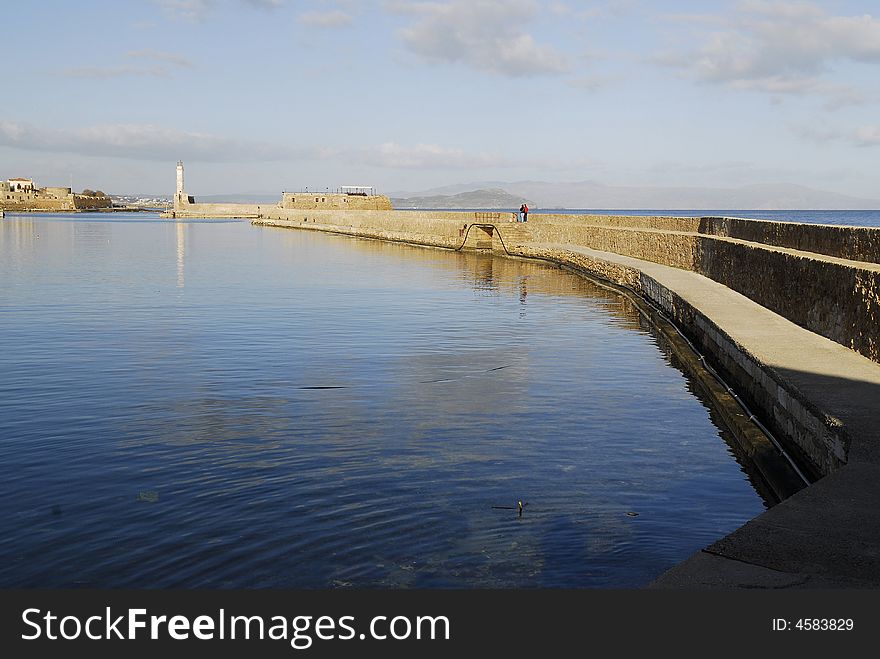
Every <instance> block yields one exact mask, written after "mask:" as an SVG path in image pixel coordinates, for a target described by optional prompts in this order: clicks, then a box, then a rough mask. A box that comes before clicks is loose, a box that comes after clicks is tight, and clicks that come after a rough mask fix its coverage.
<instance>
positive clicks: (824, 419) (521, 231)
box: [254, 208, 880, 476]
mask: <svg viewBox="0 0 880 659" xmlns="http://www.w3.org/2000/svg"><path fill="white" fill-rule="evenodd" d="M260 213H261V214H262V217H260V218H257V219H256V220H255V222H254V223H255V224H262V225H269V226H279V227H288V228H299V229H310V230H318V231H329V232H333V233H340V234H346V235H352V236H360V237H365V238H376V239H383V240H392V241H398V242H406V243H411V244H416V245H425V246H433V247H444V248H453V249H456V248H459V247H464V248H465V249H484V250H491V251H494V252H500V253H505V252H507V253H509V254H511V255H514V256H523V257H531V258H541V259H546V260H550V261H554V262H557V263H560V264H563V265H567V266H570V267H573V268H576V269H578V270H581V271H584V272H587V273H589V274H592V275H597V276H599V277H601V278H604V279H606V280H608V281H611V282H613V283H615V284H618V285H621V286H624V287H626V288H629V289H631V290H633V291H634V292H636V293H637V294H639V295H640V296H642V297H644V298H645V299H647V300H649V301H651V302H652V303H654V304H655V305H656V306H657V307H659V308H660V309H661V310H663V311H664V312H665V313H666V314H667V315H668V316H669V317H670V318H672V319H673V320H674V321H675V322H676V323H677V324H679V326H680V327H682V328H683V330H684V331H685V332H686V333H687V334H688V335H689V337H690V338H691V339H692V340H693V341H694V342H695V344H696V345H697V346H698V347H699V348H700V349H701V350H702V351H704V352H705V353H706V354H708V355H710V357H711V358H712V360H713V362H714V363H715V364H716V365H718V366H719V367H720V369H721V370H722V372H723V373H724V375H725V377H726V378H728V380H729V381H730V382H731V384H732V385H733V386H734V387H735V388H736V389H737V391H739V392H741V395H743V396H744V398H745V399H746V400H747V401H749V402H750V403H751V404H752V405H753V406H754V407H756V408H757V409H760V410H761V411H762V413H763V415H762V416H763V417H764V418H765V419H766V420H767V423H768V425H769V426H770V427H771V429H772V430H774V432H776V433H778V434H780V435H781V436H784V437H786V438H787V439H788V441H789V448H790V449H792V450H793V452H794V453H795V454H796V456H797V457H798V458H799V459H800V462H801V463H802V464H804V465H807V467H808V470H809V471H811V472H812V473H813V475H814V476H820V475H824V474H827V473H830V472H831V471H833V470H834V469H836V468H837V467H839V466H841V465H842V464H844V463H846V461H847V453H848V447H849V440H848V437H847V433H846V429H845V428H842V427H841V423H840V422H839V421H838V420H837V419H835V418H834V417H832V416H829V415H828V414H825V413H824V412H822V410H821V409H820V408H819V406H817V404H816V403H815V401H811V400H810V399H809V398H808V397H807V396H805V395H803V394H802V393H801V392H800V391H799V390H798V388H797V387H796V386H794V385H792V384H791V383H790V382H789V380H788V378H787V377H786V375H785V374H784V373H780V372H778V371H776V370H774V369H773V368H770V367H768V366H767V365H766V364H764V363H762V362H761V360H760V359H758V358H756V357H755V356H753V355H752V354H750V352H749V351H748V350H747V349H745V348H744V347H743V346H742V345H740V344H738V343H737V341H735V340H734V339H732V338H731V337H730V336H728V335H726V334H725V333H724V332H723V331H722V330H721V329H720V328H719V327H718V325H717V324H716V323H715V322H714V321H713V319H712V318H709V317H707V316H706V315H705V314H703V313H701V312H700V311H699V310H697V309H695V308H694V307H693V306H692V305H691V304H689V303H688V302H687V301H686V300H684V299H683V298H682V297H681V296H680V295H678V293H677V292H676V291H675V290H673V289H672V288H670V287H668V286H666V285H664V284H663V283H661V282H660V281H658V280H657V279H655V278H653V277H651V276H649V275H648V274H646V273H645V272H642V271H641V270H639V268H638V267H632V266H629V265H623V264H621V263H619V262H615V260H614V259H613V258H611V255H622V256H625V257H631V258H634V259H639V260H641V261H648V262H651V263H657V264H661V265H664V266H671V267H673V268H678V269H681V270H686V271H690V272H696V273H698V274H701V275H704V276H706V277H708V278H710V279H713V280H714V281H716V282H718V283H720V284H723V285H724V286H726V287H728V288H730V289H732V290H734V291H737V292H739V293H742V294H743V295H745V296H747V297H749V298H750V299H752V300H753V301H755V302H756V303H758V304H760V305H761V306H764V307H767V308H769V309H771V310H772V311H774V312H776V313H777V314H779V315H780V316H783V317H785V318H787V319H789V320H791V321H792V322H795V323H797V324H799V325H801V326H802V327H804V328H806V329H809V330H810V331H812V332H815V333H817V334H820V335H822V336H825V337H827V338H830V339H832V340H834V341H836V342H838V343H840V344H842V345H844V346H846V347H848V348H851V349H853V350H855V351H857V352H860V353H861V354H863V355H864V356H866V357H868V358H870V359H872V360H873V361H875V362H880V344H878V318H877V309H878V306H880V299H878V292H880V285H878V283H880V266H878V265H877V264H874V263H870V262H864V261H860V262H855V261H850V260H845V259H841V258H838V257H832V256H827V255H824V254H823V253H821V252H813V253H806V252H803V251H799V250H794V249H791V248H785V247H779V246H774V245H765V244H760V243H755V242H751V241H746V240H744V239H741V238H733V237H728V236H723V235H715V234H712V235H707V234H704V233H701V231H705V230H708V229H707V227H708V228H711V229H712V230H714V231H716V232H718V233H721V232H722V229H724V226H721V225H718V224H717V223H716V224H711V225H710V224H707V219H706V218H671V217H641V216H633V217H620V216H594V215H589V216H575V215H544V214H541V215H534V214H532V215H531V216H530V218H529V222H528V223H526V224H521V223H514V222H512V219H513V217H514V215H513V214H512V213H474V212H464V211H461V212H436V211H351V212H344V211H318V210H314V211H303V210H285V209H279V208H263V209H261V211H260ZM742 222H749V220H742ZM474 224H478V225H479V224H484V225H485V224H492V225H494V227H495V229H492V230H486V229H482V228H480V227H478V226H470V225H474ZM766 224H781V223H766ZM793 226H795V227H804V226H805V225H793ZM730 227H735V225H734V224H730ZM833 229H834V230H833V231H830V232H829V233H828V234H827V236H826V238H825V240H826V242H825V243H821V244H820V243H819V242H817V241H819V238H818V237H817V236H819V235H820V234H821V232H819V233H817V234H816V235H813V236H812V237H811V238H810V240H812V241H814V242H816V245H815V246H814V248H815V249H818V248H820V247H821V248H822V249H823V250H824V251H828V252H831V251H834V250H835V249H837V250H840V249H842V248H840V246H835V244H834V243H835V241H836V240H838V239H840V237H841V236H844V238H843V240H844V242H845V243H847V244H849V245H850V246H851V247H850V248H848V249H855V248H854V247H853V246H856V245H868V244H871V241H873V240H874V239H875V237H876V236H875V234H878V235H880V232H876V231H873V230H870V229H869V230H867V231H858V230H852V231H850V230H848V228H845V227H834V228H833ZM764 230H766V231H769V228H767V227H765V228H764ZM730 231H731V232H737V231H738V232H740V233H741V232H742V231H744V229H730ZM779 231H780V232H781V233H774V234H773V235H783V234H785V233H786V232H791V231H792V229H790V228H788V227H785V228H783V229H780V230H779ZM807 231H813V230H812V229H810V228H809V227H807ZM759 233H760V232H759ZM791 235H794V234H791ZM779 240H782V239H781V238H780V239H779ZM804 240H806V239H804ZM800 244H802V245H803V244H805V243H803V242H802V243H800ZM578 247H586V248H589V249H591V250H596V251H599V252H605V253H610V254H609V258H608V259H604V258H600V257H592V256H587V255H585V254H583V253H579V252H578V251H577V248H578ZM852 253H855V252H852Z"/></svg>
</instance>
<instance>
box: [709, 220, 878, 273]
mask: <svg viewBox="0 0 880 659" xmlns="http://www.w3.org/2000/svg"><path fill="white" fill-rule="evenodd" d="M697 231H699V233H702V234H706V235H711V236H722V237H725V238H739V239H740V240H748V241H751V242H756V243H762V244H764V245H774V246H776V247H787V248H789V249H796V250H800V251H804V252H814V253H816V254H824V255H826V256H834V257H837V258H841V259H849V260H852V261H867V262H868V263H880V229H877V228H873V227H842V226H833V225H828V224H797V223H793V222H770V221H767V220H744V219H738V218H732V217H703V218H700V221H699V225H698V228H697Z"/></svg>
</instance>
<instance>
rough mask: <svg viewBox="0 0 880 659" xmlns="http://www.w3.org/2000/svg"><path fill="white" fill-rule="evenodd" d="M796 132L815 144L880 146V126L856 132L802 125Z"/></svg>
mask: <svg viewBox="0 0 880 659" xmlns="http://www.w3.org/2000/svg"><path fill="white" fill-rule="evenodd" d="M794 130H795V132H796V133H797V134H798V135H800V136H801V137H804V138H806V139H808V140H812V141H813V142H819V143H823V142H843V143H845V144H850V145H852V146H857V147H872V146H880V124H877V125H868V126H860V127H859V128H856V129H855V130H841V129H839V128H833V127H828V126H826V125H824V124H819V123H818V122H817V124H815V125H808V126H805V125H801V126H795V127H794Z"/></svg>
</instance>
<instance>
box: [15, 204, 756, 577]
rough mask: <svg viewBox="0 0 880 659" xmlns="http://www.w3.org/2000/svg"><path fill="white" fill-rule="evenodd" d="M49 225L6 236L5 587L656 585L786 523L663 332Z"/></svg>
mask: <svg viewBox="0 0 880 659" xmlns="http://www.w3.org/2000/svg"><path fill="white" fill-rule="evenodd" d="M83 219H87V218H82V217H78V218H77V219H76V220H75V222H82V221H83ZM16 221H17V220H16ZM34 222H35V224H33V225H30V228H26V227H25V226H23V225H18V226H13V225H5V224H4V225H3V226H2V229H0V239H2V241H3V242H2V243H0V244H2V246H3V253H4V257H6V256H10V257H11V258H9V259H7V258H4V259H3V260H2V261H0V282H2V284H0V285H2V286H3V288H2V290H3V293H4V299H3V302H4V322H3V324H2V325H0V340H2V341H3V342H4V344H6V345H15V346H16V349H15V350H14V351H13V350H10V351H3V352H2V353H0V372H2V373H3V374H4V377H3V378H0V436H2V437H3V438H4V441H3V442H2V443H0V478H3V482H4V485H5V487H6V494H7V496H5V497H2V498H0V538H2V543H3V547H4V555H5V556H7V557H8V560H6V561H4V562H2V563H0V584H2V585H4V586H15V585H20V586H27V587H33V586H65V585H67V586H69V585H91V586H98V587H100V586H104V587H148V586H152V587H172V586H178V587H180V586H183V587H200V586H202V587H268V586H275V587H348V586H357V587H369V586H390V587H425V588H427V587H475V586H476V587H532V586H547V587H557V586H565V587H606V586H618V587H623V586H638V585H642V584H644V583H646V582H647V581H649V580H650V579H651V578H653V577H654V576H656V575H657V574H659V573H660V572H662V571H663V570H664V569H665V568H667V567H669V566H670V565H672V564H674V563H675V562H677V561H679V560H681V559H682V558H684V557H686V556H688V555H689V554H691V553H693V551H695V550H696V549H698V548H699V547H701V546H704V545H706V544H708V543H709V542H711V541H712V540H714V539H716V538H717V537H718V536H719V535H721V534H722V533H723V532H724V531H725V530H731V529H733V528H735V527H736V526H738V525H739V524H741V523H742V522H744V521H745V520H746V519H749V518H750V517H752V516H754V515H755V514H756V513H757V512H758V511H760V510H761V509H762V507H763V506H762V503H761V500H760V498H759V497H758V496H757V495H756V494H755V491H754V489H753V488H751V487H750V486H749V483H748V480H747V478H746V476H745V475H744V474H743V473H742V471H741V469H740V466H739V465H738V464H737V463H736V461H735V459H734V458H733V457H732V456H731V453H730V450H729V449H728V447H727V446H726V445H725V444H724V442H723V441H722V440H721V438H720V437H719V430H718V429H717V427H715V426H714V425H713V424H712V422H711V418H710V412H709V411H707V409H706V407H705V406H704V405H702V404H701V403H700V401H699V399H698V398H696V397H695V396H694V395H693V393H691V392H690V391H689V384H688V380H687V379H686V378H685V377H683V376H682V374H681V373H680V372H679V371H677V370H675V369H674V368H670V361H671V360H672V357H671V356H670V354H669V353H667V352H666V351H665V348H664V347H663V344H662V341H661V340H660V339H659V338H658V337H656V336H654V335H653V334H652V331H651V329H650V328H649V327H647V326H645V325H643V323H642V321H641V319H640V316H639V314H638V312H637V310H635V309H634V308H633V307H632V305H631V303H629V301H628V300H626V299H623V298H620V297H618V296H616V295H615V294H612V293H610V292H608V291H606V290H603V289H601V288H597V287H595V286H594V285H592V284H590V283H589V282H587V281H584V280H582V279H580V278H579V277H576V276H574V275H572V274H570V273H567V272H564V271H560V270H558V269H556V268H553V267H548V266H545V265H543V264H540V263H535V262H525V261H514V260H502V259H495V258H493V257H491V256H487V255H484V254H473V253H466V254H458V253H456V254H453V253H449V252H446V251H440V250H432V249H419V248H413V247H408V246H403V245H394V244H388V243H380V242H375V241H364V240H357V239H351V238H346V237H339V236H331V235H326V234H318V233H311V232H304V231H285V230H268V229H260V228H256V227H251V226H249V225H247V224H239V223H228V224H207V223H187V224H177V225H175V226H174V228H173V229H172V226H171V225H170V224H169V223H149V222H140V221H138V222H134V221H132V222H119V223H113V222H106V221H105V220H104V219H103V218H102V219H101V222H103V223H104V224H103V228H102V229H100V230H95V229H93V228H88V227H87V225H85V224H83V225H82V228H81V229H74V228H73V222H74V220H70V221H63V220H53V221H42V220H34ZM105 230H109V234H108V233H107V232H106V231H105ZM27 231H30V232H31V235H32V236H33V235H51V236H52V241H53V243H52V244H51V245H48V244H47V245H43V244H42V243H40V244H39V246H37V247H34V246H33V245H29V244H28V243H27V241H26V240H23V239H22V240H19V239H17V238H16V235H17V232H21V233H22V235H25V236H26V235H27ZM172 231H173V233H172ZM40 240H42V239H40ZM108 241H109V242H108ZM37 242H39V241H37ZM29 251H31V252H34V253H33V254H31V256H29V257H26V255H27V254H28V253H29ZM15 263H18V264H19V265H18V266H16V265H14V264H15ZM526 308H527V309H528V313H527V314H526V313H524V311H525V309H526ZM321 387H333V388H321ZM518 500H523V501H527V502H528V503H529V505H528V507H527V508H526V509H525V511H524V514H523V515H522V517H519V516H518V515H517V513H516V511H510V510H503V509H496V508H493V506H499V505H500V506H505V505H506V506H510V505H515V503H516V502H517V501H518ZM633 510H635V511H638V512H639V513H640V514H639V516H638V517H634V518H630V517H627V516H626V514H625V513H626V512H627V511H633ZM53 511H54V512H53Z"/></svg>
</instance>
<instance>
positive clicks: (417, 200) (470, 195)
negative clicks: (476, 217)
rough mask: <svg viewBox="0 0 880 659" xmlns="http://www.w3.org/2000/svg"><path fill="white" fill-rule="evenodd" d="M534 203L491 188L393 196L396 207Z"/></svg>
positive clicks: (495, 206) (503, 205)
mask: <svg viewBox="0 0 880 659" xmlns="http://www.w3.org/2000/svg"><path fill="white" fill-rule="evenodd" d="M524 201H525V202H526V203H527V204H529V205H532V203H533V202H532V201H531V200H530V199H526V198H525V197H519V196H517V195H513V194H510V193H509V192H507V191H505V190H502V189H501V188H489V189H480V190H471V191H470V192H460V193H458V194H434V195H431V196H420V197H407V198H404V199H399V198H392V199H391V205H392V206H394V208H448V209H452V208H509V209H511V210H517V209H518V208H519V207H520V206H521V205H522V203H523V202H524Z"/></svg>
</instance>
